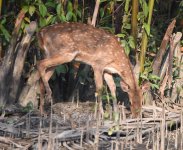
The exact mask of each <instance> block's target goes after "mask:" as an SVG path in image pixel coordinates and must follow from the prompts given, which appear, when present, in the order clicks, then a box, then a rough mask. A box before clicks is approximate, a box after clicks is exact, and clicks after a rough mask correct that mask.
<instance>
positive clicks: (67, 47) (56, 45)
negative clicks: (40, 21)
mask: <svg viewBox="0 0 183 150" xmlns="http://www.w3.org/2000/svg"><path fill="white" fill-rule="evenodd" d="M38 41H39V43H40V47H42V49H44V50H45V53H46V54H47V55H49V56H51V55H55V54H58V53H60V54H61V53H63V52H64V51H75V50H79V51H82V52H85V53H88V54H95V55H97V53H100V52H101V51H102V52H103V54H104V56H105V53H107V54H109V53H113V51H114V50H115V51H118V50H119V51H120V48H119V46H120V45H119V43H118V41H117V38H116V37H115V36H114V35H112V34H110V33H108V32H106V31H104V30H102V29H97V28H94V27H93V26H91V25H86V24H81V23H61V24H55V25H51V26H48V27H45V28H43V29H41V31H40V32H39V33H38Z"/></svg>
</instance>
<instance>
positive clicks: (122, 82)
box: [120, 81, 130, 92]
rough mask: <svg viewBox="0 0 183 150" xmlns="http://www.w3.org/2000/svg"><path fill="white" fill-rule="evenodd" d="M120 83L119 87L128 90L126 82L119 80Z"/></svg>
mask: <svg viewBox="0 0 183 150" xmlns="http://www.w3.org/2000/svg"><path fill="white" fill-rule="evenodd" d="M120 85H121V87H122V89H123V91H124V92H128V91H129V89H130V88H129V86H128V84H126V83H125V82H124V81H121V82H120Z"/></svg>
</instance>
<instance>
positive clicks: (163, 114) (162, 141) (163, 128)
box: [160, 101, 165, 150]
mask: <svg viewBox="0 0 183 150" xmlns="http://www.w3.org/2000/svg"><path fill="white" fill-rule="evenodd" d="M160 131H161V149H162V150H164V149H165V103H164V101H163V109H162V122H161V129H160Z"/></svg>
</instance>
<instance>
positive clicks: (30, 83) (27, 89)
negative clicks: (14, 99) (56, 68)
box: [18, 70, 40, 108]
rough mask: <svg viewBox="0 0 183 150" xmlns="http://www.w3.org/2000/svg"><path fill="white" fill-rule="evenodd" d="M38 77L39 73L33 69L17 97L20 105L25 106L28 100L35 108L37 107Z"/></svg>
mask: <svg viewBox="0 0 183 150" xmlns="http://www.w3.org/2000/svg"><path fill="white" fill-rule="evenodd" d="M39 78H40V75H39V72H38V71H37V70H36V71H33V72H32V73H31V74H30V77H29V79H28V80H27V82H26V84H25V86H24V87H23V90H22V91H21V93H20V96H19V98H18V103H19V104H20V105H21V106H23V107H25V106H27V104H28V103H29V102H32V104H33V106H34V107H35V108H37V107H38V101H37V96H38V93H40V88H39V82H38V81H39Z"/></svg>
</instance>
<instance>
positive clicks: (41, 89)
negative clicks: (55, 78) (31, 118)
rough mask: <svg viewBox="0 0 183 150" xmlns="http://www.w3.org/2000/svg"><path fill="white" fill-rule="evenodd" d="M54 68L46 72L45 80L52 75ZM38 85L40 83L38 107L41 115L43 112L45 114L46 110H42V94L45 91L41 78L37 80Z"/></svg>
mask: <svg viewBox="0 0 183 150" xmlns="http://www.w3.org/2000/svg"><path fill="white" fill-rule="evenodd" d="M54 70H55V68H52V70H49V71H47V72H46V74H45V79H46V81H47V82H48V81H49V79H50V78H51V76H52V75H53V73H54ZM39 85H40V106H39V109H40V112H41V114H42V115H43V114H46V112H45V111H44V99H45V97H44V95H45V92H46V91H45V87H44V83H43V81H42V79H40V80H39Z"/></svg>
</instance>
